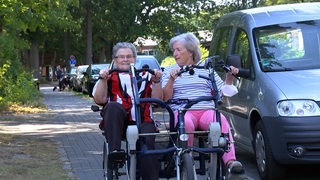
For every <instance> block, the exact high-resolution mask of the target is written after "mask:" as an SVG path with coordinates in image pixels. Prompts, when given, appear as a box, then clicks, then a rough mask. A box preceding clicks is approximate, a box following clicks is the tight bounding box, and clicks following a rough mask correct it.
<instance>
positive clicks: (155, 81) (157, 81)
mask: <svg viewBox="0 0 320 180" xmlns="http://www.w3.org/2000/svg"><path fill="white" fill-rule="evenodd" d="M152 82H153V83H159V82H160V79H158V80H152Z"/></svg>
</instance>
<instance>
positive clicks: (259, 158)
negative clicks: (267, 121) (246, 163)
mask: <svg viewBox="0 0 320 180" xmlns="http://www.w3.org/2000/svg"><path fill="white" fill-rule="evenodd" d="M254 149H255V157H256V164H257V168H258V172H259V175H260V178H261V179H262V180H269V179H270V180H271V179H282V178H284V175H285V168H284V167H283V166H281V165H279V164H278V163H277V162H276V161H275V159H274V158H273V154H272V152H271V146H270V143H269V139H268V136H267V133H266V130H265V127H264V125H263V123H262V121H259V122H258V123H257V124H256V126H255V129H254Z"/></svg>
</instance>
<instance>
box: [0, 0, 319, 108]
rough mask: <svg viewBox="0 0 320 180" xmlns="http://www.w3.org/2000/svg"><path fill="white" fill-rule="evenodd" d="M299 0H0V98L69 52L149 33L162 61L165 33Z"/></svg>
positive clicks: (107, 55)
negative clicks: (226, 16) (225, 16)
mask: <svg viewBox="0 0 320 180" xmlns="http://www.w3.org/2000/svg"><path fill="white" fill-rule="evenodd" d="M302 1H304V0H301V1H297V0H251V1H247V0H231V1H215V0H148V1H145V0H134V1H133V0H119V1H116V0H0V2H1V3H0V42H1V44H0V48H1V51H0V102H1V101H2V102H4V101H5V100H6V99H7V100H8V99H10V98H9V97H8V96H9V95H8V94H6V93H7V90H6V87H5V86H7V84H13V83H15V84H19V85H20V86H24V85H25V87H29V85H30V83H27V81H31V79H32V75H33V77H40V67H44V66H54V65H56V64H61V65H63V66H67V65H68V57H69V56H70V54H73V55H75V56H76V57H77V63H78V64H84V63H91V62H93V63H98V62H110V60H111V50H112V46H113V45H114V44H115V43H116V42H119V41H129V42H134V41H135V40H136V39H137V37H144V38H147V37H151V38H153V39H154V40H156V41H157V42H158V43H159V45H158V49H159V50H158V51H159V55H158V58H159V59H160V60H162V59H164V58H165V57H166V56H168V55H170V53H171V52H170V50H169V47H168V41H169V39H170V38H171V37H173V36H174V35H176V34H179V33H183V32H197V31H199V30H212V27H213V26H214V24H215V22H216V21H217V19H218V18H219V17H220V16H221V15H223V14H225V13H228V12H231V11H235V10H239V9H247V8H252V7H258V6H267V5H274V4H284V3H295V2H302ZM313 1H316V0H313ZM218 2H221V3H218ZM304 2H306V1H304ZM31 73H32V74H31ZM21 76H23V77H21ZM24 81H26V82H24ZM8 87H9V86H8ZM12 89H17V90H18V89H19V87H13V86H12ZM30 89H31V87H30ZM23 91H24V92H26V91H27V90H26V89H24V90H23ZM13 94H14V93H13ZM29 94H30V95H32V96H33V94H32V93H31V92H30V93H29ZM25 99H26V98H25ZM12 100H13V99H11V101H12ZM21 101H24V100H21Z"/></svg>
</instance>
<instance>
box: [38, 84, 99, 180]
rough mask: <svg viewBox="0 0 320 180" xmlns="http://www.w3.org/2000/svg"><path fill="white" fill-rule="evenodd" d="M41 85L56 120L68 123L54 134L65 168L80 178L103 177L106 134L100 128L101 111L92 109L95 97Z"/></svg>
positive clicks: (72, 175)
mask: <svg viewBox="0 0 320 180" xmlns="http://www.w3.org/2000/svg"><path fill="white" fill-rule="evenodd" d="M52 89H53V86H42V87H41V88H40V91H41V92H42V93H43V94H44V98H43V103H44V104H46V105H47V107H48V109H49V110H50V112H52V114H53V118H52V119H51V121H52V122H50V123H54V124H60V125H65V126H62V127H64V128H62V129H59V130H60V131H59V132H58V133H57V134H56V135H55V136H54V139H55V140H56V141H57V144H58V151H59V152H60V154H61V156H62V157H61V160H62V161H63V162H64V168H65V169H67V170H69V171H70V172H69V174H70V177H75V179H79V180H87V179H88V180H89V179H90V180H94V179H103V170H102V145H103V140H104V139H103V136H102V135H101V132H100V130H99V128H98V123H99V121H100V119H101V118H100V115H99V113H96V112H92V111H91V109H90V106H91V105H92V104H94V102H93V100H92V99H84V98H81V97H80V96H77V95H75V94H74V93H73V92H71V91H62V92H59V91H52Z"/></svg>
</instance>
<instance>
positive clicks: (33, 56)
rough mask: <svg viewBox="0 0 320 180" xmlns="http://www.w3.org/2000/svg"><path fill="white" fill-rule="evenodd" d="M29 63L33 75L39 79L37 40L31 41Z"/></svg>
mask: <svg viewBox="0 0 320 180" xmlns="http://www.w3.org/2000/svg"><path fill="white" fill-rule="evenodd" d="M30 65H31V71H32V72H33V77H34V78H38V79H40V69H39V47H38V42H37V41H35V40H33V41H32V42H31V48H30Z"/></svg>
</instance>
